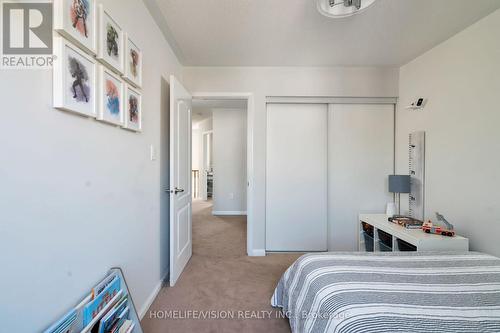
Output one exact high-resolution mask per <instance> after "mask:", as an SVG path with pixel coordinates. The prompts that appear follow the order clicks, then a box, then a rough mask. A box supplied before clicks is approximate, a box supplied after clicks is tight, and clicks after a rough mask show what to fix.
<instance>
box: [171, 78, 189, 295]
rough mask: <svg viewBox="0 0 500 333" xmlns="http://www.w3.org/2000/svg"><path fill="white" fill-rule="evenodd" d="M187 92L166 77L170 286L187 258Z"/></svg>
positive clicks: (186, 261) (175, 280)
mask: <svg viewBox="0 0 500 333" xmlns="http://www.w3.org/2000/svg"><path fill="white" fill-rule="evenodd" d="M191 101H192V98H191V95H190V94H189V93H188V92H187V90H186V89H184V87H183V86H182V84H181V83H180V82H179V81H178V80H177V79H176V78H175V77H174V76H170V186H171V187H172V188H171V189H169V192H170V285H171V286H173V285H175V283H176V282H177V279H178V278H179V276H180V275H181V273H182V271H183V270H184V267H186V264H187V263H188V261H189V258H191V254H192V251H193V249H192V241H191V230H192V225H191V210H192V208H191V202H192V199H191Z"/></svg>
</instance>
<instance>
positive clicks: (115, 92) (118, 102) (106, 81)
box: [97, 65, 125, 126]
mask: <svg viewBox="0 0 500 333" xmlns="http://www.w3.org/2000/svg"><path fill="white" fill-rule="evenodd" d="M98 72H99V88H98V89H99V93H98V94H97V95H98V113H97V119H98V120H100V121H102V122H105V123H108V124H112V125H116V126H123V125H124V120H125V117H124V107H123V102H124V96H123V93H124V82H123V80H122V78H121V77H120V76H118V75H117V74H116V73H115V72H113V71H112V70H111V69H109V68H107V67H106V66H104V65H99V68H98Z"/></svg>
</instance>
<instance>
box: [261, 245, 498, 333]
mask: <svg viewBox="0 0 500 333" xmlns="http://www.w3.org/2000/svg"><path fill="white" fill-rule="evenodd" d="M271 305H272V306H274V307H279V308H281V309H282V311H283V313H284V314H285V315H286V316H287V317H288V319H289V321H290V327H291V329H292V332H295V333H303V332H304V333H305V332H307V333H309V332H315V333H322V332H338V333H347V332H349V333H358V332H360V333H361V332H362V333H370V332H377V333H378V332H384V333H390V332H405V333H408V332H426V333H427V332H453V333H455V332H471V333H472V332H474V333H477V332H495V333H498V332H500V259H499V258H496V257H493V256H490V255H486V254H482V253H476V252H466V253H424V254H422V253H418V252H410V253H409V252H401V253H338V252H337V253H321V254H306V255H304V256H302V257H300V258H299V259H297V261H296V262H295V263H293V264H292V266H290V267H289V268H288V270H287V271H286V272H285V273H284V274H283V276H282V277H281V280H280V281H279V283H278V285H277V287H276V289H275V291H274V294H273V297H272V299H271Z"/></svg>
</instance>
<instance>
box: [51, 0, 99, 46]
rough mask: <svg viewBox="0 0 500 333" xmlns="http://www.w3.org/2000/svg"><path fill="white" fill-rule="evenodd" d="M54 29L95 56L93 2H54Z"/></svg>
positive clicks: (95, 36)
mask: <svg viewBox="0 0 500 333" xmlns="http://www.w3.org/2000/svg"><path fill="white" fill-rule="evenodd" d="M53 8H54V29H55V30H56V31H57V32H58V33H59V34H61V35H62V36H64V37H66V38H67V39H69V40H71V41H72V42H73V43H75V44H76V45H78V46H79V47H81V48H82V49H83V50H85V51H86V52H88V53H90V54H92V55H95V54H96V51H97V25H96V22H97V20H96V5H95V0H54V3H53Z"/></svg>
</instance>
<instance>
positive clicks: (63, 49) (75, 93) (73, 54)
mask: <svg viewBox="0 0 500 333" xmlns="http://www.w3.org/2000/svg"><path fill="white" fill-rule="evenodd" d="M54 54H55V56H56V58H55V60H54V69H53V75H54V78H53V82H54V83H53V94H54V96H53V97H54V107H55V108H57V109H61V110H65V111H71V112H75V113H78V114H81V115H85V116H88V117H96V103H97V98H96V92H97V69H96V68H97V67H96V66H97V65H96V61H95V59H94V58H93V57H91V56H89V55H88V54H86V53H85V52H83V51H82V50H81V49H80V48H79V47H77V46H76V45H74V44H72V43H71V42H69V41H68V40H66V39H64V38H62V37H56V38H54Z"/></svg>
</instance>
